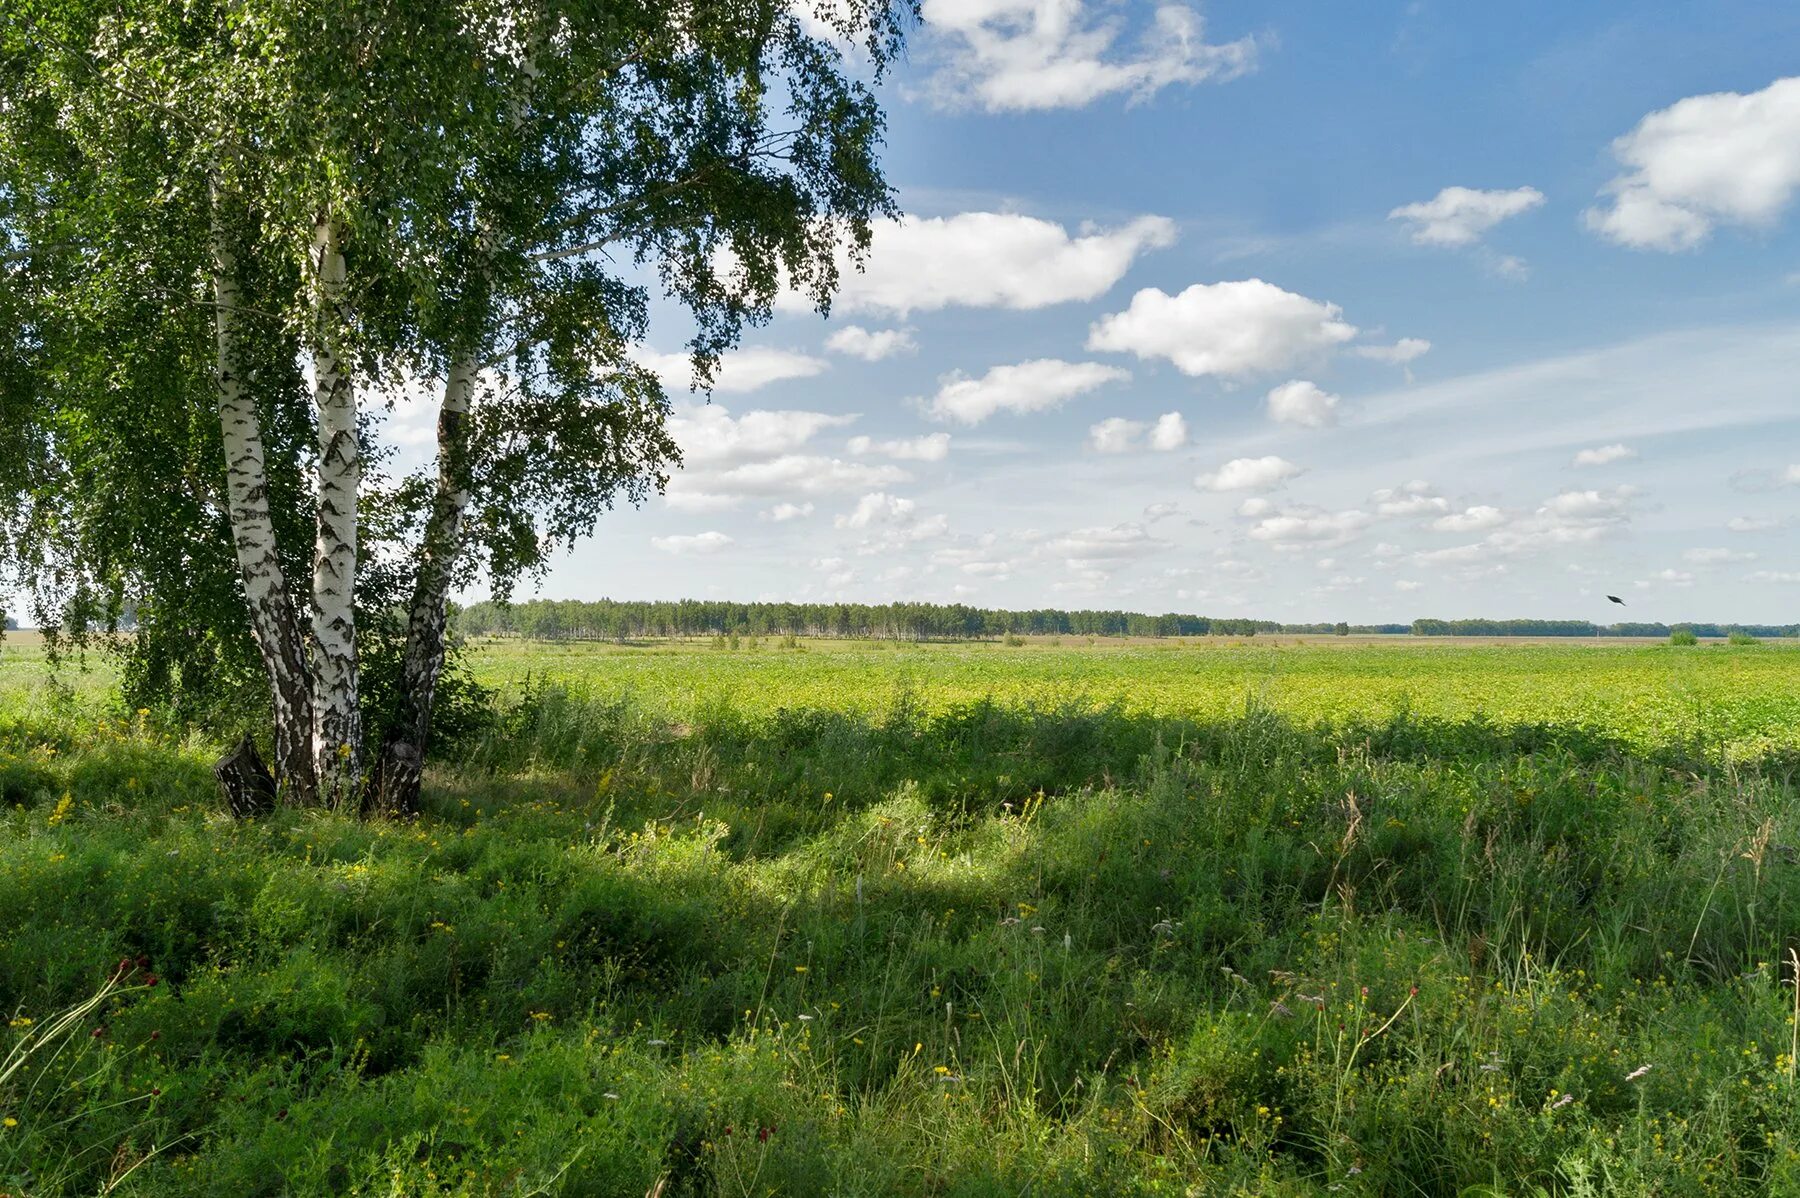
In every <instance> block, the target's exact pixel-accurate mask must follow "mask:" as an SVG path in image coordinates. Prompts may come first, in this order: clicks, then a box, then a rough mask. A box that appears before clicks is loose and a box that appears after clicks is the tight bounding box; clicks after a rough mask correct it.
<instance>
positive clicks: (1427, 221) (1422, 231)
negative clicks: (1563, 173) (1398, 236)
mask: <svg viewBox="0 0 1800 1198" xmlns="http://www.w3.org/2000/svg"><path fill="white" fill-rule="evenodd" d="M1543 202H1544V193H1543V192H1541V191H1539V190H1538V189H1537V188H1535V187H1515V188H1513V189H1511V190H1510V191H1478V190H1476V189H1474V188H1471V187H1446V188H1444V190H1442V191H1440V192H1438V193H1437V195H1435V196H1433V197H1432V198H1431V199H1429V200H1425V201H1423V202H1421V203H1417V204H1405V205H1402V206H1401V207H1399V208H1396V209H1394V210H1393V211H1392V212H1390V213H1388V219H1389V220H1403V221H1407V222H1409V223H1410V224H1411V225H1412V226H1413V229H1412V239H1413V241H1415V242H1416V243H1418V244H1419V245H1445V246H1461V245H1473V244H1475V242H1477V241H1480V240H1481V235H1482V234H1483V233H1486V232H1487V231H1488V230H1489V229H1491V228H1493V227H1494V226H1495V225H1497V224H1499V223H1500V222H1501V221H1503V220H1506V219H1507V218H1509V217H1514V216H1518V215H1520V214H1521V213H1525V212H1530V211H1531V210H1532V209H1533V208H1536V207H1538V206H1539V205H1541V204H1542V203H1543Z"/></svg>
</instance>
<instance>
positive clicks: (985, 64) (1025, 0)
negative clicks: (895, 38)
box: [923, 0, 1256, 112]
mask: <svg viewBox="0 0 1800 1198" xmlns="http://www.w3.org/2000/svg"><path fill="white" fill-rule="evenodd" d="M1100 7H1101V6H1099V5H1093V4H1089V5H1084V4H1083V3H1082V0H926V2H925V5H924V10H923V15H924V18H925V28H926V30H927V31H928V32H930V31H934V32H935V34H936V36H937V38H938V39H939V42H940V44H941V45H942V47H943V49H944V62H943V65H942V66H941V67H940V68H939V69H938V70H937V72H936V73H935V74H934V75H933V76H932V78H931V80H930V83H929V93H930V95H931V96H932V97H933V98H934V99H935V100H936V101H937V102H938V103H939V104H941V105H944V106H946V107H979V108H983V109H986V110H987V111H989V112H1021V111H1037V110H1044V109H1051V108H1079V107H1081V106H1082V105H1085V104H1089V103H1092V102H1093V101H1094V100H1097V99H1099V98H1101V97H1102V96H1109V95H1120V94H1122V95H1125V96H1128V97H1129V98H1130V99H1132V100H1133V101H1137V100H1144V99H1147V98H1149V97H1150V96H1152V95H1154V94H1155V93H1156V92H1158V91H1160V90H1161V89H1163V88H1165V87H1170V86H1173V85H1175V84H1194V83H1202V82H1205V81H1207V80H1212V81H1215V82H1224V81H1226V80H1229V79H1234V78H1236V77H1237V76H1239V75H1242V74H1244V73H1245V72H1247V71H1249V70H1251V69H1252V68H1254V66H1255V65H1256V42H1255V40H1254V39H1253V38H1249V37H1245V38H1240V39H1238V40H1237V41H1234V42H1227V43H1225V44H1222V45H1215V44H1212V43H1209V42H1208V41H1207V40H1206V36H1205V35H1206V28H1205V23H1204V22H1203V21H1202V20H1201V17H1200V14H1199V12H1198V11H1197V10H1196V9H1194V8H1192V7H1189V6H1188V5H1186V4H1180V3H1173V2H1167V3H1162V4H1159V5H1157V7H1156V9H1155V11H1154V12H1153V14H1152V16H1151V21H1150V25H1149V28H1147V29H1145V30H1144V31H1143V33H1142V35H1141V37H1140V38H1139V39H1138V45H1137V46H1136V47H1132V48H1127V47H1124V46H1121V44H1120V43H1121V41H1122V40H1123V34H1124V32H1125V31H1124V28H1123V24H1124V22H1123V21H1122V20H1121V19H1119V18H1118V17H1116V16H1114V15H1113V13H1112V12H1107V13H1106V14H1105V15H1100V14H1099V13H1096V12H1095V11H1094V10H1096V9H1098V8H1100Z"/></svg>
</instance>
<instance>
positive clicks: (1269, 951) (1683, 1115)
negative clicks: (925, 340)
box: [0, 641, 1800, 1198]
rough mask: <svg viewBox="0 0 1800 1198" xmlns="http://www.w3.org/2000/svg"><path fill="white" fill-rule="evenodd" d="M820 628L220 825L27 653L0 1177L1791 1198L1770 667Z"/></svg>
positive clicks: (150, 730)
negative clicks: (56, 1030) (967, 641)
mask: <svg viewBox="0 0 1800 1198" xmlns="http://www.w3.org/2000/svg"><path fill="white" fill-rule="evenodd" d="M803 648H804V651H803V652H796V651H794V650H792V649H782V648H779V647H778V646H777V645H776V644H774V643H772V642H771V643H765V644H764V645H763V646H761V647H758V648H755V649H752V648H751V647H750V646H749V643H748V642H745V643H744V644H743V645H741V646H740V648H739V649H737V650H735V651H734V650H731V649H729V648H725V649H713V648H709V647H707V646H705V645H697V646H690V647H680V648H669V647H648V648H641V649H605V650H599V649H593V648H545V647H535V646H530V647H528V646H520V645H516V644H502V645H492V646H485V647H483V648H482V649H481V651H480V654H479V657H478V660H477V663H476V667H477V672H478V673H479V674H480V675H481V676H482V677H483V678H484V679H485V680H486V681H488V682H489V683H490V684H491V685H494V686H495V687H496V688H497V689H498V691H499V693H500V695H501V698H500V701H499V704H500V707H501V709H502V710H501V712H500V714H499V715H498V716H497V717H496V721H495V723H494V724H493V726H491V727H490V728H489V729H488V730H487V731H486V732H485V733H484V734H483V735H482V736H481V737H480V738H479V739H478V740H477V741H476V742H475V743H473V744H471V745H468V746H466V747H465V748H464V750H463V751H462V752H461V754H460V755H459V758H458V760H456V761H454V762H446V763H441V764H440V765H439V766H437V767H436V768H435V769H434V771H433V773H432V775H431V779H430V781H431V787H430V793H429V795H428V806H429V810H428V812H427V814H426V815H425V817H424V818H422V819H421V820H419V821H418V822H417V823H416V824H405V825H401V824H379V823H377V824H363V823H358V822H355V821H351V820H346V819H342V818H339V817H334V816H327V815H322V814H316V813H305V814H301V813H282V814H279V815H277V816H275V817H272V818H270V819H268V820H265V821H262V822H259V823H255V824H248V825H240V824H233V823H231V822H230V821H228V820H226V819H224V818H223V817H221V816H220V815H219V814H218V812H217V800H216V798H215V796H214V794H213V788H212V783H211V778H210V774H209V763H210V760H211V756H212V754H213V753H214V752H215V746H213V745H212V744H210V743H209V742H208V741H207V739H206V738H205V737H204V736H197V735H191V734H189V733H188V732H187V731H186V730H181V729H172V728H168V727H165V726H163V725H162V724H161V723H160V722H159V720H158V717H157V715H156V713H154V712H145V713H141V714H140V713H136V712H128V713H119V712H113V711H110V710H108V709H107V708H106V700H105V698H104V696H105V686H104V673H103V672H101V673H97V674H96V675H94V676H92V677H90V678H89V679H88V680H87V681H85V682H80V683H79V684H78V685H76V686H75V687H74V688H73V690H72V691H69V692H65V693H62V694H60V695H59V694H55V693H52V692H50V691H48V690H47V689H45V688H44V687H43V685H42V683H41V673H40V669H41V667H40V665H39V663H37V662H36V661H35V660H33V659H32V655H31V651H30V650H29V648H21V647H20V646H19V645H18V644H17V643H16V642H12V641H9V642H8V643H7V645H6V647H5V648H0V798H3V799H4V803H5V813H4V815H0V911H3V912H5V913H6V914H5V918H4V919H0V1016H4V1017H7V1018H10V1019H12V1020H13V1022H14V1023H15V1024H16V1026H13V1027H11V1028H10V1029H8V1030H6V1031H4V1032H3V1033H0V1035H4V1036H7V1037H10V1039H0V1057H3V1056H4V1052H5V1051H12V1050H13V1049H15V1048H16V1047H17V1046H19V1045H21V1044H23V1045H25V1046H26V1047H27V1048H31V1049H32V1051H31V1052H29V1053H28V1054H26V1055H23V1056H22V1057H21V1058H20V1059H21V1062H22V1063H21V1064H20V1065H19V1066H18V1068H17V1069H16V1071H15V1072H13V1073H12V1074H11V1075H10V1076H0V1120H12V1121H13V1122H12V1123H11V1124H9V1125H0V1193H18V1194H29V1195H32V1196H33V1198H37V1196H39V1195H60V1194H82V1195H86V1194H92V1193H95V1192H100V1191H102V1190H103V1189H104V1188H105V1187H107V1186H109V1185H113V1186H114V1188H113V1189H112V1190H111V1191H110V1192H113V1193H118V1194H132V1195H166V1194H174V1195H184V1194H219V1195H231V1196H233V1198H241V1196H246V1195H260V1194H339V1193H358V1194H369V1195H374V1194H382V1195H397V1194H405V1195H412V1194H470V1195H473V1194H484V1195H485V1194H496V1195H498V1194H528V1193H545V1194H563V1195H588V1194H619V1195H633V1196H637V1195H643V1194H646V1193H650V1192H654V1191H655V1190H656V1187H657V1186H658V1185H661V1186H662V1187H663V1188H662V1190H661V1191H660V1192H661V1193H662V1194H664V1195H668V1196H673V1195H678V1194H718V1195H748V1194H795V1195H811V1194H868V1195H886V1194H918V1195H928V1194H929V1195H964V1194H967V1195H985V1194H1044V1195H1048V1194H1213V1193H1233V1192H1240V1193H1261V1194H1313V1193H1341V1194H1370V1195H1376V1194H1383V1195H1385V1194H1460V1193H1469V1192H1477V1193H1484V1194H1485V1193H1494V1194H1531V1193H1540V1192H1542V1193H1554V1194H1571V1195H1586V1194H1621V1195H1623V1194H1631V1195H1636V1194H1696V1195H1698V1194H1734V1193H1742V1194H1752V1193H1788V1192H1795V1191H1796V1190H1800V1102H1797V1099H1800V1088H1797V1086H1796V1082H1795V1078H1794V1061H1793V1058H1792V1052H1793V1044H1794V1036H1795V1022H1794V1011H1795V1006H1794V1003H1795V997H1794V990H1793V987H1792V986H1791V985H1790V984H1789V983H1790V980H1791V977H1792V968H1791V965H1790V964H1787V963H1786V955H1787V953H1788V952H1789V951H1790V950H1791V949H1792V948H1793V947H1795V946H1796V945H1800V847H1796V846H1800V808H1797V807H1796V803H1795V800H1796V797H1797V790H1796V785H1795V782H1794V774H1795V768H1796V765H1800V757H1797V756H1796V754H1795V745H1796V728H1797V727H1800V718H1797V717H1800V706H1797V705H1800V685H1797V684H1800V653H1796V652H1794V651H1793V650H1791V649H1788V648H1785V647H1781V646H1776V645H1765V646H1761V647H1744V648H1730V649H1727V648H1724V647H1711V646H1709V647H1705V648H1700V649H1698V650H1688V651H1679V652H1678V651H1671V650H1670V649H1669V648H1667V647H1663V646H1658V647H1631V648H1614V647H1602V648H1597V647H1594V646H1587V645H1582V646H1573V645H1571V646H1561V645H1555V646H1536V645H1533V646H1526V645H1506V646H1494V647H1469V646H1437V645H1433V646H1428V647H1421V646H1413V645H1409V644H1402V645H1392V646H1390V645H1379V646H1369V645H1347V646H1340V645H1329V644H1320V645H1306V646H1282V647H1280V648H1269V647H1267V646H1262V645H1254V644H1248V645H1244V646H1218V647H1211V648H1195V647H1168V648H1163V647H1144V646H1138V647H1128V648H1115V647H1108V646H1105V645H1098V646H1094V647H1091V648H1089V647H1085V646H1067V647H1063V648H1051V647H1045V646H1040V645H1031V646H1025V647H1017V646H1013V647H1009V646H1005V645H993V646H966V647H956V646H928V647H910V646H909V647H906V648H899V649H896V648H886V647H884V648H873V647H870V646H842V645H837V646H833V645H819V644H804V645H803ZM140 959H141V964H140ZM121 960H126V961H128V962H129V965H128V968H127V971H126V973H125V975H124V976H123V977H122V978H121V979H120V981H119V983H117V984H113V983H109V979H110V978H112V977H113V976H114V974H115V971H116V970H117V969H118V966H119V964H120V962H121ZM150 975H153V976H154V977H155V979H156V984H155V985H153V986H152V985H148V984H146V983H147V980H148V976H150ZM103 987H110V988H109V989H108V991H107V992H106V993H104V994H100V991H101V990H102V988H103ZM96 996H98V998H99V1001H98V1003H97V1005H95V1006H94V1007H93V1008H92V1009H91V1010H88V1011H86V1012H82V1013H79V1017H78V1018H77V1019H75V1020H73V1021H71V1023H70V1025H69V1026H68V1028H67V1029H66V1030H67V1034H66V1035H64V1036H62V1037H61V1038H60V1039H56V1040H53V1041H51V1042H48V1043H46V1042H44V1033H43V1029H45V1028H47V1027H50V1026H53V1022H54V1019H55V1016H56V1013H57V1012H58V1011H62V1010H67V1009H69V1008H71V1007H73V1006H75V1005H76V1004H79V1003H82V1002H83V1001H86V1000H90V999H93V998H94V997H96ZM26 1020H29V1021H30V1022H29V1023H27V1022H24V1021H26ZM96 1029H98V1030H100V1032H101V1034H100V1035H98V1036H95V1035H94V1034H93V1032H94V1031H95V1030H96ZM33 1037H36V1039H35V1040H34V1039H33ZM1644 1066H1649V1069H1648V1071H1647V1072H1641V1073H1640V1072H1639V1071H1640V1070H1642V1068H1643V1067H1644ZM3 1074H4V1066H0V1075H3ZM1634 1075H1635V1076H1634ZM115 1183H116V1184H115ZM1333 1187H1337V1188H1335V1189H1334V1188H1333Z"/></svg>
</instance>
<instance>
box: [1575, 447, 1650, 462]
mask: <svg viewBox="0 0 1800 1198" xmlns="http://www.w3.org/2000/svg"><path fill="white" fill-rule="evenodd" d="M1635 457H1637V450H1635V449H1632V448H1631V447H1630V446H1628V445H1601V446H1597V447H1596V448H1593V449H1584V450H1582V451H1581V452H1580V453H1578V454H1576V455H1575V465H1577V466H1608V465H1611V464H1612V463H1614V462H1625V461H1629V460H1631V459H1632V458H1635Z"/></svg>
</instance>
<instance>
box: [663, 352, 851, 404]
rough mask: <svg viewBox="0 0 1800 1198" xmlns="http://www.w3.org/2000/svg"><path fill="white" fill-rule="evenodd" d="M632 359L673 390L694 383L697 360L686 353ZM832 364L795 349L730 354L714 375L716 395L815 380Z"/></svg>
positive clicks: (685, 387)
mask: <svg viewBox="0 0 1800 1198" xmlns="http://www.w3.org/2000/svg"><path fill="white" fill-rule="evenodd" d="M631 356H632V360H633V361H635V362H637V364H638V365H640V366H642V367H644V368H645V369H647V370H650V371H653V372H654V373H655V374H656V376H657V377H658V378H660V379H661V380H662V384H663V386H664V387H665V388H667V389H668V390H670V391H685V390H687V389H688V388H689V386H690V385H691V384H692V382H693V360H692V359H691V358H689V357H688V356H687V355H686V354H663V353H657V352H656V351H655V350H649V349H640V350H638V351H636V352H634V353H633V354H632V355H631ZM830 366H831V363H829V362H827V361H826V360H825V359H824V358H815V357H813V356H812V355H810V354H803V353H800V352H799V351H797V350H791V349H771V348H769V347H768V346H761V345H755V346H751V347H750V348H749V349H740V350H736V351H733V352H732V353H728V354H726V355H725V356H724V357H723V358H721V359H720V360H719V366H718V369H717V370H715V371H714V372H713V386H712V389H713V393H714V394H715V395H741V394H743V393H745V392H748V391H757V390H760V389H762V388H763V387H767V386H769V385H770V384H771V383H781V382H786V381H788V380H789V379H804V378H811V377H813V376H814V375H816V374H821V373H823V372H824V371H826V370H828V369H829V368H830Z"/></svg>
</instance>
